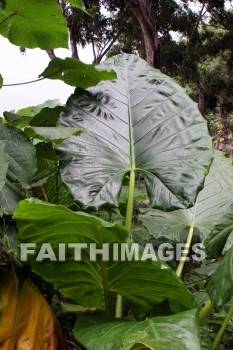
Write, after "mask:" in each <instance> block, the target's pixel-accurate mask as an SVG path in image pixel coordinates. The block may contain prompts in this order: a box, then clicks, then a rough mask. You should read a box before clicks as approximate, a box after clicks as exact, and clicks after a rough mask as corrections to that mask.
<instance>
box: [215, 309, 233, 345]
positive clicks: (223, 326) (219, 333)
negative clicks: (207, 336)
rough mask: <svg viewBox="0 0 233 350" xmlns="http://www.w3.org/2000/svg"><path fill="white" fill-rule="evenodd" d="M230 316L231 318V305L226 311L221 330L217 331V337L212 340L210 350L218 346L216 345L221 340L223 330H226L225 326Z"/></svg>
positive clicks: (232, 312) (232, 311) (232, 314)
mask: <svg viewBox="0 0 233 350" xmlns="http://www.w3.org/2000/svg"><path fill="white" fill-rule="evenodd" d="M232 316H233V304H231V307H230V310H229V311H228V314H227V316H226V318H225V320H224V322H223V324H222V326H221V328H220V329H219V332H218V334H217V336H216V338H215V340H214V342H213V345H212V349H211V350H215V349H216V347H217V346H218V343H219V341H220V339H221V337H222V335H223V333H224V332H225V329H226V327H227V324H228V322H229V321H230V319H231V317H232Z"/></svg>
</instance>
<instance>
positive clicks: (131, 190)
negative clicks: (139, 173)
mask: <svg viewBox="0 0 233 350" xmlns="http://www.w3.org/2000/svg"><path fill="white" fill-rule="evenodd" d="M134 188H135V171H134V170H131V172H130V179H129V194H128V202H127V211H126V218H125V227H126V228H127V229H128V230H129V232H131V226H132V218H133V199H134Z"/></svg>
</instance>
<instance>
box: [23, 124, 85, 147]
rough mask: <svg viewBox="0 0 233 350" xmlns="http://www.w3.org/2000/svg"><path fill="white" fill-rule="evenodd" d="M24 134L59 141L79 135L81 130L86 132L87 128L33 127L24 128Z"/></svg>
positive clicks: (44, 139)
mask: <svg viewBox="0 0 233 350" xmlns="http://www.w3.org/2000/svg"><path fill="white" fill-rule="evenodd" d="M24 132H25V134H26V135H27V136H28V137H30V138H32V137H35V138H37V139H39V140H43V141H52V142H54V143H57V144H58V143H61V142H62V141H64V140H66V139H68V138H69V137H71V136H79V135H81V134H82V133H83V132H88V131H87V130H84V129H83V130H80V129H78V128H69V127H62V126H57V127H52V126H51V127H34V128H29V127H28V128H25V130H24Z"/></svg>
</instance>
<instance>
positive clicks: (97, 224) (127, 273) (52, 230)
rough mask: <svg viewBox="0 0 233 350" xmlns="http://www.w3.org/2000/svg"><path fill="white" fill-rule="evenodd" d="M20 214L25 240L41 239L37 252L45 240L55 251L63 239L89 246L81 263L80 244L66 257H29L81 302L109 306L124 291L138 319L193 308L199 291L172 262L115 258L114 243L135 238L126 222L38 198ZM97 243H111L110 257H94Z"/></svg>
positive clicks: (21, 207) (37, 241)
mask: <svg viewBox="0 0 233 350" xmlns="http://www.w3.org/2000/svg"><path fill="white" fill-rule="evenodd" d="M14 217H15V220H16V222H17V225H18V228H19V235H18V239H19V241H20V242H21V243H34V244H36V245H37V253H38V252H39V250H40V248H41V246H42V244H43V243H49V244H51V246H52V249H53V250H54V252H55V256H58V253H59V252H58V246H59V243H63V244H65V246H66V247H67V245H68V244H78V243H82V244H83V243H84V244H86V245H87V247H86V248H85V247H84V249H83V254H81V261H80V262H77V261H75V260H74V254H73V253H72V252H73V251H74V249H73V250H69V249H68V250H67V252H66V261H65V262H57V261H50V260H48V259H46V260H44V261H42V262H41V261H36V256H28V258H29V259H28V262H29V263H30V265H31V266H32V268H33V270H34V271H35V272H36V273H37V274H39V275H41V276H42V277H43V278H44V279H45V280H47V281H49V282H52V283H53V284H54V286H55V288H56V289H59V290H60V291H61V292H62V293H64V295H66V296H68V297H69V298H71V299H73V300H75V301H76V302H78V303H79V304H80V305H82V306H88V307H91V308H97V309H99V310H103V309H104V308H105V309H106V310H107V308H108V307H109V297H110V294H115V295H116V294H120V295H122V296H123V298H124V299H125V300H126V303H127V304H128V306H129V307H130V308H131V310H132V312H133V313H134V315H135V316H136V317H138V318H139V317H143V316H145V315H146V314H150V313H153V312H155V310H156V312H157V314H158V312H163V313H166V312H167V313H169V314H170V313H177V312H180V311H184V310H187V309H190V308H192V305H193V296H192V295H191V293H189V292H188V291H187V289H186V288H185V285H184V284H183V283H182V282H181V280H180V279H179V278H178V277H177V276H176V274H175V273H174V272H173V271H172V270H171V269H170V268H169V267H168V266H167V265H166V264H164V263H162V262H160V261H152V260H144V261H141V260H140V259H138V260H137V259H135V260H132V261H129V260H127V259H126V261H122V260H124V259H120V260H118V259H117V261H114V260H115V258H114V256H115V255H114V256H113V253H112V249H113V243H118V244H121V243H124V242H127V240H128V237H129V233H128V231H127V230H126V229H125V228H124V227H123V226H121V225H120V224H118V223H115V224H111V223H108V222H105V221H103V220H101V219H99V218H96V217H95V216H90V215H87V214H85V213H81V212H80V213H74V212H72V211H70V210H69V209H67V208H65V207H63V206H56V205H49V204H45V203H43V202H40V201H36V200H33V199H32V200H24V201H22V202H20V205H19V209H18V210H17V211H16V213H15V214H14ZM91 243H96V244H97V245H98V249H103V248H104V247H106V245H104V244H106V243H107V246H108V244H109V245H110V248H109V250H108V252H109V256H107V258H105V259H103V257H101V255H100V256H98V259H97V260H96V261H95V259H94V261H92V260H93V259H92V258H91V257H92V253H91V251H90V249H91V248H90V244H91ZM125 244H126V243H125ZM126 245H127V244H126ZM127 247H128V246H127ZM107 248H108V247H107ZM107 248H106V249H107ZM119 251H120V248H119ZM36 255H37V254H36ZM120 258H121V255H120ZM55 260H56V259H55ZM105 260H106V261H105ZM104 302H105V304H104Z"/></svg>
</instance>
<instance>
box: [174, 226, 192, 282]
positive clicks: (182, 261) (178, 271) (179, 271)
mask: <svg viewBox="0 0 233 350" xmlns="http://www.w3.org/2000/svg"><path fill="white" fill-rule="evenodd" d="M193 234H194V227H193V226H191V227H190V229H189V233H188V238H187V241H186V245H185V251H184V253H183V254H182V257H181V260H180V262H179V265H178V267H177V270H176V274H177V276H178V277H181V275H182V272H183V268H184V264H185V261H186V258H187V256H188V253H189V248H190V245H191V242H192V238H193Z"/></svg>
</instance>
